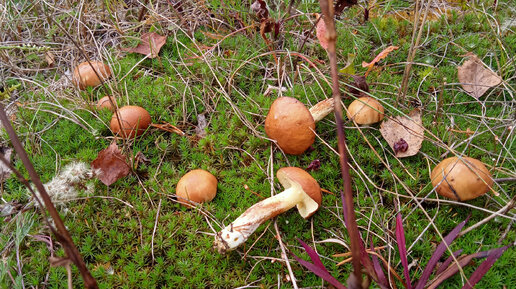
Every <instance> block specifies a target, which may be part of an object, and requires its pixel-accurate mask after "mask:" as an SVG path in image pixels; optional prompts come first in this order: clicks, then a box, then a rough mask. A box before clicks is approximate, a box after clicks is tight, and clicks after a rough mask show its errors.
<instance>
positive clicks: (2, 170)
mask: <svg viewBox="0 0 516 289" xmlns="http://www.w3.org/2000/svg"><path fill="white" fill-rule="evenodd" d="M12 152H13V149H12V148H8V147H0V154H2V155H3V156H4V158H5V159H6V160H7V161H8V162H9V163H10V162H11V154H12ZM11 173H12V172H11V170H10V169H9V167H8V166H6V165H5V164H4V163H3V162H0V182H3V181H5V180H6V179H7V178H9V176H10V175H11Z"/></svg>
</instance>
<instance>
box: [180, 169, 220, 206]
mask: <svg viewBox="0 0 516 289" xmlns="http://www.w3.org/2000/svg"><path fill="white" fill-rule="evenodd" d="M216 194H217V178H215V176H214V175H212V174H211V173H210V172H208V171H205V170H201V169H196V170H192V171H189V172H188V173H186V174H185V175H184V176H183V177H182V178H181V179H180V180H179V182H178V183H177V186H176V195H177V196H178V197H179V198H180V199H179V201H180V202H181V204H182V205H183V206H185V207H192V205H191V204H188V203H187V202H188V201H192V202H195V203H204V202H209V201H211V200H213V198H215V195H216Z"/></svg>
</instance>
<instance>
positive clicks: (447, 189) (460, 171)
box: [430, 157, 493, 201]
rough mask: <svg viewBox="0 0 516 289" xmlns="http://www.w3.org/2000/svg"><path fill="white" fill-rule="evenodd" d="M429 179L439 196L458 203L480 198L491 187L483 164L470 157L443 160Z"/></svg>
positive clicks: (488, 174)
mask: <svg viewBox="0 0 516 289" xmlns="http://www.w3.org/2000/svg"><path fill="white" fill-rule="evenodd" d="M430 178H431V180H432V185H433V186H434V187H435V191H436V192H437V193H438V194H439V195H441V196H444V197H447V198H450V199H453V200H458V201H467V200H471V199H474V198H477V197H479V196H482V195H483V194H485V193H486V192H487V191H489V189H490V188H491V186H492V185H493V178H492V177H491V174H490V173H489V171H488V170H487V168H486V166H485V165H484V163H482V162H481V161H479V160H477V159H474V158H470V157H461V158H458V157H450V158H447V159H445V160H443V161H442V162H440V163H439V164H438V165H437V166H436V167H435V168H434V169H433V170H432V172H431V174H430Z"/></svg>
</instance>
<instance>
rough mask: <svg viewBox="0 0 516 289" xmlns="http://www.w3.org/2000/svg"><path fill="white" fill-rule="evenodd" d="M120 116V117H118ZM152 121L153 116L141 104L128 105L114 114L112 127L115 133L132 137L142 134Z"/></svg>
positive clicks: (128, 137)
mask: <svg viewBox="0 0 516 289" xmlns="http://www.w3.org/2000/svg"><path fill="white" fill-rule="evenodd" d="M118 116H120V119H118ZM150 123H151V117H150V114H149V112H148V111H146V110H145V109H144V108H143V107H140V106H133V105H128V106H124V107H122V108H120V109H119V110H118V112H115V113H114V114H113V117H111V123H110V127H111V131H113V133H114V134H119V135H120V136H122V137H123V138H127V139H130V138H132V137H134V136H139V135H141V134H142V133H143V132H144V131H145V130H146V129H147V128H148V127H149V125H150ZM120 126H122V127H120Z"/></svg>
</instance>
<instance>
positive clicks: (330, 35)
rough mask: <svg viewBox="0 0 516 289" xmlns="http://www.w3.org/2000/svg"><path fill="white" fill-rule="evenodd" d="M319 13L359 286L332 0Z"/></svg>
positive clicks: (324, 2)
mask: <svg viewBox="0 0 516 289" xmlns="http://www.w3.org/2000/svg"><path fill="white" fill-rule="evenodd" d="M319 4H320V6H321V13H322V14H323V15H324V22H325V24H326V37H327V39H328V44H329V47H328V55H329V58H330V68H331V78H332V90H333V99H334V102H335V122H336V124H337V137H338V142H339V156H340V168H341V175H342V179H343V182H344V200H345V202H346V203H345V204H342V205H343V206H345V207H346V215H347V216H346V219H347V224H346V228H347V230H348V234H349V237H350V240H351V252H352V256H353V260H352V263H353V275H354V278H352V279H351V278H350V280H354V283H355V284H356V285H357V287H358V286H359V288H360V287H361V284H362V266H361V263H360V260H361V256H360V255H361V252H360V235H359V232H358V226H357V222H356V219H355V209H354V206H353V192H352V188H351V176H350V174H349V164H348V155H347V152H346V148H347V145H346V135H345V133H344V125H343V121H342V106H341V102H340V99H341V97H340V90H339V75H338V70H337V53H336V42H337V31H336V29H335V21H334V19H333V15H334V8H333V1H329V0H320V1H319Z"/></svg>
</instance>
